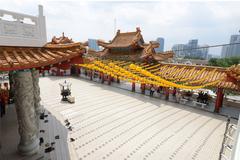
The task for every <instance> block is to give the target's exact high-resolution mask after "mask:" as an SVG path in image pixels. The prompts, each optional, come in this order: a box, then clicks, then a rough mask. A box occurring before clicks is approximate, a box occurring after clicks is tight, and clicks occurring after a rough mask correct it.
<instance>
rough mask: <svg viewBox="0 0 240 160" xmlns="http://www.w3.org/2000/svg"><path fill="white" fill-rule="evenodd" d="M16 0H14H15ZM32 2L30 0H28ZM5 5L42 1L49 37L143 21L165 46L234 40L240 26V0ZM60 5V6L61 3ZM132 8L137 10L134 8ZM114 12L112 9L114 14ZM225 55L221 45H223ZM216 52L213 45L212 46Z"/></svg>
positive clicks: (6, 4) (79, 36)
mask: <svg viewBox="0 0 240 160" xmlns="http://www.w3.org/2000/svg"><path fill="white" fill-rule="evenodd" d="M12 2H14V3H12ZM24 2H26V3H24ZM0 4H1V9H4V10H11V11H14V12H20V13H26V14H33V15H34V14H35V15H36V14H37V5H38V4H42V5H43V7H44V15H45V16H46V25H47V31H48V33H47V35H48V40H51V38H52V37H53V36H54V35H56V36H59V35H61V33H62V32H63V31H64V32H65V34H66V36H69V37H71V38H73V40H75V41H83V42H84V41H87V40H88V39H89V38H93V39H104V40H106V41H108V40H110V39H112V38H113V37H114V36H115V35H114V32H115V31H114V28H115V27H114V20H116V28H115V29H120V30H121V31H123V32H125V31H130V32H131V31H134V30H135V28H136V27H140V28H141V30H142V34H143V35H144V37H145V41H150V40H153V39H156V38H157V37H158V36H159V35H160V36H161V37H164V39H165V50H170V49H171V48H172V46H173V45H174V44H179V43H184V42H186V41H188V40H189V39H199V41H200V43H201V44H207V45H210V46H211V45H215V44H225V43H228V41H229V37H230V36H231V35H232V34H235V33H236V32H238V30H239V25H238V22H239V20H240V16H239V15H240V10H239V9H238V8H239V6H240V2H192V1H185V2H173V1H171V2H166V1H163V2H76V1H70V2H66V1H32V0H23V2H22V1H21V3H20V2H18V1H17V0H10V1H1V2H0ZM56 6H57V7H56ZM128 11H131V14H129V12H128ZM110 13H111V14H110ZM216 52H218V54H219V55H220V53H221V50H220V49H218V51H216ZM210 53H211V54H215V52H214V53H212V51H210Z"/></svg>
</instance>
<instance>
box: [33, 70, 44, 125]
mask: <svg viewBox="0 0 240 160" xmlns="http://www.w3.org/2000/svg"><path fill="white" fill-rule="evenodd" d="M32 81H33V95H34V107H35V114H36V124H37V128H39V116H40V114H41V113H42V111H43V108H42V106H41V104H40V101H41V98H40V87H39V71H38V70H32Z"/></svg>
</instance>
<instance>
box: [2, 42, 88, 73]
mask: <svg viewBox="0 0 240 160" xmlns="http://www.w3.org/2000/svg"><path fill="white" fill-rule="evenodd" d="M82 53H85V48H84V47H82V46H81V45H80V43H69V44H47V45H45V46H44V47H10V46H0V71H11V70H19V69H30V68H37V67H42V66H47V65H52V64H57V63H60V62H63V61H66V60H70V59H72V58H74V57H77V56H80V55H81V54H82Z"/></svg>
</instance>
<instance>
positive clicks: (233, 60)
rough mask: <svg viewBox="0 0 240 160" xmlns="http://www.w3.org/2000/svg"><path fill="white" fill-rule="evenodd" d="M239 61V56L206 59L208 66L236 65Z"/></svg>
mask: <svg viewBox="0 0 240 160" xmlns="http://www.w3.org/2000/svg"><path fill="white" fill-rule="evenodd" d="M239 62H240V57H229V58H220V59H217V58H211V59H210V60H209V61H208V64H209V65H210V66H218V67H230V66H232V65H237V64H239Z"/></svg>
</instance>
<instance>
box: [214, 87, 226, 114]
mask: <svg viewBox="0 0 240 160" xmlns="http://www.w3.org/2000/svg"><path fill="white" fill-rule="evenodd" d="M223 96H224V93H223V89H222V88H218V89H217V97H216V102H215V109H214V112H216V113H219V111H220V108H221V107H222V104H223Z"/></svg>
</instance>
